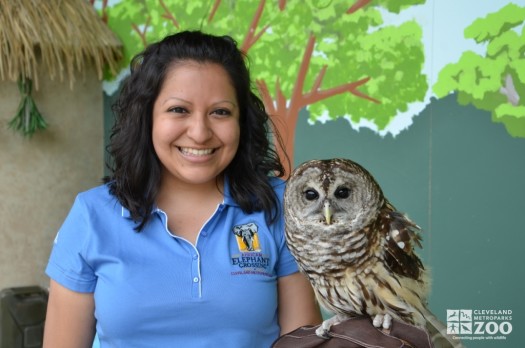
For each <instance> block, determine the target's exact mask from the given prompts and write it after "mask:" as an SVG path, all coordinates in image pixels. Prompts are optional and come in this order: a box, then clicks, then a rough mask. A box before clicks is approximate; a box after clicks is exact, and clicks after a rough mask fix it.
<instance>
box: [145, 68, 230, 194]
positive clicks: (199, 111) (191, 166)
mask: <svg viewBox="0 0 525 348" xmlns="http://www.w3.org/2000/svg"><path fill="white" fill-rule="evenodd" d="M238 105H239V104H238V101H237V97H236V93H235V88H234V87H233V85H232V83H231V81H230V78H229V76H228V74H227V73H226V71H225V70H224V68H223V67H222V66H220V65H218V64H213V63H197V62H194V61H185V62H182V63H179V64H176V65H174V66H173V67H172V68H170V69H169V70H168V71H167V73H166V78H165V80H164V83H163V85H162V86H161V89H160V92H159V95H158V96H157V99H156V100H155V103H154V105H153V131H152V139H153V147H154V149H155V152H156V154H157V156H158V158H159V159H160V162H161V163H162V165H163V176H162V180H174V181H175V182H177V183H184V184H206V183H208V184H209V183H211V182H213V183H214V184H215V180H216V177H217V176H218V175H220V174H221V173H222V172H223V171H224V169H225V168H226V167H227V166H228V164H230V162H231V161H232V159H233V157H234V156H235V153H236V152H237V149H238V147H239V137H240V127H239V106H238Z"/></svg>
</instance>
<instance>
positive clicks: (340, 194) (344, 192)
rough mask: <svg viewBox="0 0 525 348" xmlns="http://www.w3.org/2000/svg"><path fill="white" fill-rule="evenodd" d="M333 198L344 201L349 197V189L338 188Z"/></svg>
mask: <svg viewBox="0 0 525 348" xmlns="http://www.w3.org/2000/svg"><path fill="white" fill-rule="evenodd" d="M334 196H335V197H336V198H340V199H345V198H348V197H349V196H350V189H349V188H347V187H344V186H343V187H338V188H337V190H335V193H334Z"/></svg>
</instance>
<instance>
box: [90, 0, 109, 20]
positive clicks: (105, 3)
mask: <svg viewBox="0 0 525 348" xmlns="http://www.w3.org/2000/svg"><path fill="white" fill-rule="evenodd" d="M95 1H96V0H89V3H90V4H91V6H93V7H95ZM107 7H108V0H102V9H101V15H100V18H102V22H104V23H106V24H108V11H107Z"/></svg>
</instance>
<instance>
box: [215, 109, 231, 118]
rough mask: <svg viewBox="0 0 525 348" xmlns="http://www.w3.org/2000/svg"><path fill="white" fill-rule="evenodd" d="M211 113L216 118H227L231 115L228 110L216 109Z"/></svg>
mask: <svg viewBox="0 0 525 348" xmlns="http://www.w3.org/2000/svg"><path fill="white" fill-rule="evenodd" d="M213 113H214V114H215V115H218V116H229V115H231V114H232V113H231V112H230V110H227V109H217V110H215V111H213Z"/></svg>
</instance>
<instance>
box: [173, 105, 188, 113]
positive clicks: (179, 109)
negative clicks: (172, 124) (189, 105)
mask: <svg viewBox="0 0 525 348" xmlns="http://www.w3.org/2000/svg"><path fill="white" fill-rule="evenodd" d="M168 111H169V112H174V113H176V114H184V113H186V112H188V110H186V109H185V108H183V107H181V106H174V107H172V108H169V109H168Z"/></svg>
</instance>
